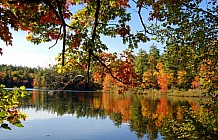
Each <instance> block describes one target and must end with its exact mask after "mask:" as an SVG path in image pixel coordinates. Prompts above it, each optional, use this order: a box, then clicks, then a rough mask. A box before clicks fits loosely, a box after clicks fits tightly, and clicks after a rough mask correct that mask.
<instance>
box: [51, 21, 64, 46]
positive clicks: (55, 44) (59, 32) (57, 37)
mask: <svg viewBox="0 0 218 140" xmlns="http://www.w3.org/2000/svg"><path fill="white" fill-rule="evenodd" d="M61 30H62V25H61V27H60V32H59V34H58V37H57V39H56V41H55V43H54V44H53V45H52V46H51V47H49V49H51V48H53V47H54V46H55V45H56V44H57V43H58V40H59V38H60V36H61Z"/></svg>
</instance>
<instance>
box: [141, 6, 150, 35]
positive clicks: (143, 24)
mask: <svg viewBox="0 0 218 140" xmlns="http://www.w3.org/2000/svg"><path fill="white" fill-rule="evenodd" d="M141 10H142V4H140V6H139V9H138V15H139V19H140V22H141V24H142V26H143V28H144V31H145V34H146V33H148V34H152V33H150V32H149V31H148V30H147V28H146V26H145V23H144V21H143V19H142V15H141Z"/></svg>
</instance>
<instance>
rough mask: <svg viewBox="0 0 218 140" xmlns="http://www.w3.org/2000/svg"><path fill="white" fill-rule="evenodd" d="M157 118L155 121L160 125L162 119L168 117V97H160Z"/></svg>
mask: <svg viewBox="0 0 218 140" xmlns="http://www.w3.org/2000/svg"><path fill="white" fill-rule="evenodd" d="M156 113H157V120H156V121H155V124H156V126H158V127H160V126H161V124H162V120H163V118H164V117H166V115H167V113H168V104H167V99H166V98H160V100H159V103H158V104H157V111H156Z"/></svg>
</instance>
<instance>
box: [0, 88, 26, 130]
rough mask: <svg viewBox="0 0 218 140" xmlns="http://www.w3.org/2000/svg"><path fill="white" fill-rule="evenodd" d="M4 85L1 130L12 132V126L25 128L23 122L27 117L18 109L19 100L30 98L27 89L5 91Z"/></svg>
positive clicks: (0, 114) (1, 105) (1, 93)
mask: <svg viewBox="0 0 218 140" xmlns="http://www.w3.org/2000/svg"><path fill="white" fill-rule="evenodd" d="M4 88H5V86H4V85H0V125H1V126H0V128H4V129H9V130H11V126H10V125H14V126H17V127H23V125H22V124H21V120H25V119H26V117H27V115H26V114H24V113H22V112H20V111H19V110H18V109H17V107H18V105H19V102H18V99H19V98H24V97H26V96H28V94H29V93H28V92H27V91H25V87H24V86H21V87H20V88H14V89H13V90H5V89H4Z"/></svg>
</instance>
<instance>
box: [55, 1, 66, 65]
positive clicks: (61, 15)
mask: <svg viewBox="0 0 218 140" xmlns="http://www.w3.org/2000/svg"><path fill="white" fill-rule="evenodd" d="M56 3H57V6H58V12H59V16H60V20H61V23H62V25H63V49H62V66H64V59H65V58H64V54H65V46H66V36H67V30H66V23H65V20H64V16H63V14H62V9H61V3H60V1H59V0H56Z"/></svg>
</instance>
